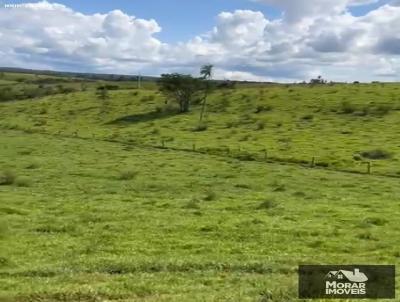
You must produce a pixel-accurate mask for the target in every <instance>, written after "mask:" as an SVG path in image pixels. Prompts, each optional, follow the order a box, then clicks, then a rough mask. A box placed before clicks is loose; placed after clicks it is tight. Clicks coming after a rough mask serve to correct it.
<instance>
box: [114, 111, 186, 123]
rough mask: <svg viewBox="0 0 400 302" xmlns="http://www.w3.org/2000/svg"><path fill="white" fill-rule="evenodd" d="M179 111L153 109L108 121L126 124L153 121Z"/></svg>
mask: <svg viewBox="0 0 400 302" xmlns="http://www.w3.org/2000/svg"><path fill="white" fill-rule="evenodd" d="M179 114H180V113H179V112H178V111H151V112H145V113H140V114H133V115H127V116H123V117H119V118H117V119H115V120H113V121H110V122H108V123H107V125H124V124H138V123H145V122H151V121H154V120H159V119H165V118H169V117H172V116H175V115H179Z"/></svg>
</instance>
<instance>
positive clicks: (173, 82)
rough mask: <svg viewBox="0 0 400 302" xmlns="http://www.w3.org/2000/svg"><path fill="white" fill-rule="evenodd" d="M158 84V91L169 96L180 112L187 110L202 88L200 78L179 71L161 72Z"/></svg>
mask: <svg viewBox="0 0 400 302" xmlns="http://www.w3.org/2000/svg"><path fill="white" fill-rule="evenodd" d="M158 85H159V87H160V91H161V92H162V93H163V94H164V95H165V96H166V97H167V98H171V99H173V100H175V101H176V102H177V103H178V104H179V111H180V112H181V113H185V112H188V111H189V109H190V103H191V102H192V101H193V99H195V98H196V97H198V95H199V94H200V92H201V91H202V90H203V89H204V85H203V79H202V78H194V77H192V76H191V75H185V74H179V73H171V74H162V75H161V78H160V79H159V80H158Z"/></svg>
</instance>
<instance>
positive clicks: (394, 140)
mask: <svg viewBox="0 0 400 302" xmlns="http://www.w3.org/2000/svg"><path fill="white" fill-rule="evenodd" d="M8 80H9V79H8ZM92 85H93V88H91V89H88V90H86V91H77V92H74V93H70V94H54V95H50V96H46V97H44V98H36V99H28V100H21V101H10V102H4V103H0V133H1V135H0V183H2V184H3V185H0V200H1V203H0V247H1V249H0V297H1V299H2V300H1V301H13V302H22V301H46V302H47V301H48V302H50V301H262V302H265V301H282V302H283V301H296V300H297V271H296V270H297V267H298V265H299V264H353V263H355V264H398V262H399V259H400V251H399V249H398V247H399V246H400V242H399V241H400V237H399V233H400V223H399V222H400V218H398V215H397V213H398V211H399V210H400V203H399V201H400V187H399V186H398V182H399V178H398V177H399V176H400V174H399V172H400V165H399V162H398V158H399V155H400V154H399V152H400V149H399V148H400V145H399V144H398V141H399V140H398V133H399V132H400V125H399V124H398V120H399V117H400V112H399V109H400V94H399V89H400V85H397V84H384V85H383V84H371V85H364V84H361V85H334V86H315V87H309V86H307V87H303V86H284V85H281V86H278V85H275V86H262V85H260V86H254V87H241V86H239V87H238V88H236V89H232V90H220V91H217V92H215V93H214V94H213V95H212V96H211V98H210V102H209V106H208V110H207V116H206V120H205V121H204V122H203V123H202V124H199V122H198V119H199V110H200V106H199V105H194V107H193V108H192V111H191V113H189V114H183V115H182V114H175V113H174V112H173V110H172V109H173V108H171V105H170V104H169V105H168V104H167V105H166V104H165V102H164V99H163V98H162V97H161V96H160V95H159V94H158V93H157V91H156V90H154V89H143V90H135V89H126V88H132V87H131V86H129V85H132V86H134V83H131V84H129V83H126V84H125V86H124V85H121V88H123V89H119V90H115V91H110V98H109V99H107V100H99V99H98V97H97V96H96V94H95V89H94V87H95V85H100V84H99V83H97V82H96V83H93V84H92ZM313 157H315V165H316V166H315V167H314V168H312V167H311V164H310V162H311V161H312V158H313ZM366 162H370V163H371V164H372V168H371V174H366V173H365V172H366V164H365V163H366ZM297 301H298V300H297Z"/></svg>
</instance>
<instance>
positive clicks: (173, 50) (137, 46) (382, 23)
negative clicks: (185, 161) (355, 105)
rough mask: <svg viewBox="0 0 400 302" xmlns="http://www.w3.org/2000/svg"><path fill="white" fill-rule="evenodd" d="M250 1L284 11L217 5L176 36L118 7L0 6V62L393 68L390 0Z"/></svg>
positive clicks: (397, 10) (221, 71) (231, 72)
mask: <svg viewBox="0 0 400 302" xmlns="http://www.w3.org/2000/svg"><path fill="white" fill-rule="evenodd" d="M259 1H262V2H264V3H267V4H269V5H275V6H277V7H280V8H281V9H282V10H283V11H284V16H283V17H282V18H280V19H275V20H268V19H267V18H266V17H265V16H264V15H263V14H262V13H261V12H255V11H250V10H236V11H233V12H222V13H220V14H219V15H218V16H217V18H216V24H215V26H214V27H210V28H211V29H210V31H209V32H207V33H203V34H201V35H199V36H196V37H194V38H193V39H191V40H190V41H187V42H184V43H178V44H167V43H163V42H162V41H160V40H159V39H158V38H157V37H156V34H157V33H158V32H160V31H161V27H160V25H159V24H158V23H157V22H156V21H155V20H144V19H139V18H136V17H133V16H129V15H127V14H125V13H123V12H122V11H119V10H115V11H112V12H109V13H107V14H92V15H88V14H82V13H79V12H76V11H73V10H72V9H70V8H68V7H66V6H64V5H61V4H55V3H48V2H45V1H43V2H40V3H36V4H31V5H29V6H26V7H24V8H18V9H0V54H2V56H1V57H0V65H3V66H10V65H13V66H18V67H32V68H50V69H69V70H77V71H79V70H82V71H83V70H84V71H98V72H111V73H137V72H142V73H143V74H153V75H157V74H160V73H163V72H186V73H197V72H198V68H199V66H200V65H201V64H204V63H212V64H214V65H216V68H217V69H216V77H218V78H231V79H243V80H245V79H247V80H263V81H264V80H268V81H269V80H280V81H295V80H304V79H309V78H310V77H313V76H317V75H318V74H322V75H323V76H324V77H327V78H328V79H332V80H348V81H352V80H372V79H388V80H395V79H396V76H397V77H398V75H399V72H400V34H399V33H398V31H396V29H397V28H400V5H399V4H400V3H399V2H398V0H394V1H393V2H392V3H391V4H390V5H381V6H380V7H379V8H377V9H375V10H373V11H371V12H370V13H368V14H366V15H365V16H360V17H356V16H353V15H351V13H350V12H349V10H348V8H349V6H353V5H362V4H366V3H370V2H376V1H375V0H335V1H334V0H296V1H295V0H279V1H278V0H259ZM397 80H398V79H397Z"/></svg>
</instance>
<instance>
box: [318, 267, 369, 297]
mask: <svg viewBox="0 0 400 302" xmlns="http://www.w3.org/2000/svg"><path fill="white" fill-rule="evenodd" d="M367 281H368V277H367V276H366V275H365V274H364V273H362V272H361V271H360V269H358V268H354V270H352V271H349V270H343V269H342V270H337V271H329V273H327V274H326V275H325V294H327V295H337V296H341V295H346V296H347V295H366V294H367V284H366V282H367Z"/></svg>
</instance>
